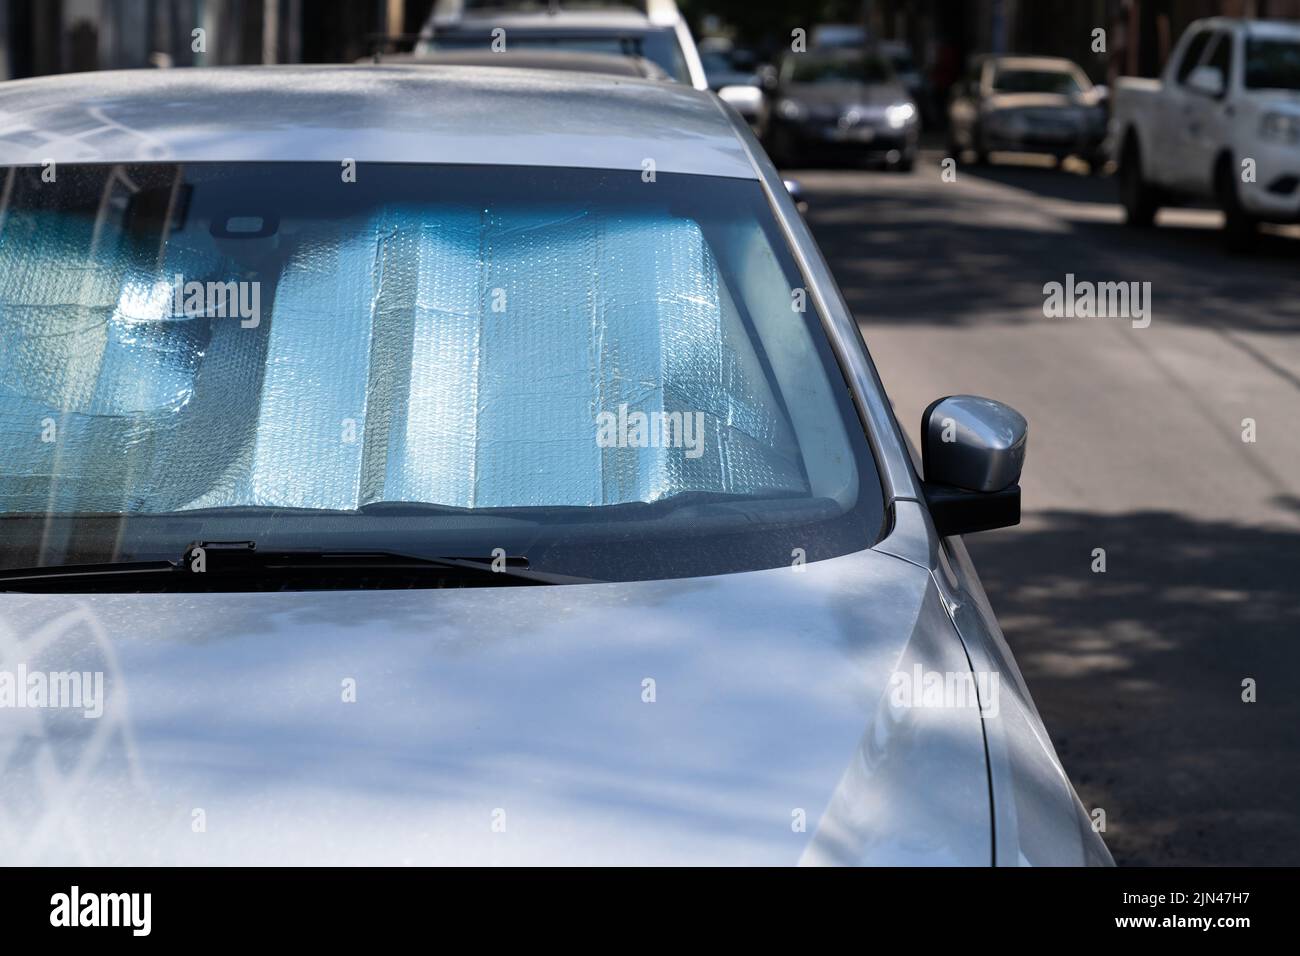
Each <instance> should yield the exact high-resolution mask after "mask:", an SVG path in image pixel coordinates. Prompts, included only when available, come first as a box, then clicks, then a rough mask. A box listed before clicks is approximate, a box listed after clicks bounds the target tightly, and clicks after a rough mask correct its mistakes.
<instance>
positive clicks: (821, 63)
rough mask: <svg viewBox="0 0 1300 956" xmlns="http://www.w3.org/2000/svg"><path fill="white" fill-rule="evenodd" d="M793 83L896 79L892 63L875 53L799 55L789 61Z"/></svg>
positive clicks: (789, 77)
mask: <svg viewBox="0 0 1300 956" xmlns="http://www.w3.org/2000/svg"><path fill="white" fill-rule="evenodd" d="M786 62H787V63H789V64H790V68H789V70H788V72H787V77H788V79H789V82H791V83H810V84H818V83H888V82H889V81H890V80H892V79H893V78H894V72H893V70H892V68H891V67H890V66H889V62H888V61H887V60H885V59H884V58H883V57H880V56H876V55H875V54H870V53H868V54H862V55H857V56H809V55H807V54H798V55H797V56H794V57H791V58H788V59H787V60H786Z"/></svg>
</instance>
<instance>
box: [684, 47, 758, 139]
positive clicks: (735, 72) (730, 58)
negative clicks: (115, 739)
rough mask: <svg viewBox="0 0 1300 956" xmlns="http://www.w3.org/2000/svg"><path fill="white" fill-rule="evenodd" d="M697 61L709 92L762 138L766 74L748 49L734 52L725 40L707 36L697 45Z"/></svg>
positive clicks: (735, 49) (734, 49) (734, 48)
mask: <svg viewBox="0 0 1300 956" xmlns="http://www.w3.org/2000/svg"><path fill="white" fill-rule="evenodd" d="M699 51H700V62H701V63H703V64H704V75H705V77H706V79H707V80H708V84H709V89H711V90H713V91H714V92H715V93H717V94H718V96H719V98H721V99H722V100H724V101H725V102H726V103H728V104H729V105H730V106H732V107H733V108H734V109H735V110H736V112H738V113H739V114H740V115H741V116H743V117H744V118H745V122H747V123H749V125H750V128H751V129H753V130H754V132H755V133H757V134H758V135H759V136H762V135H763V133H764V130H765V129H766V127H767V112H768V103H767V95H766V93H765V91H764V89H763V87H764V81H765V74H766V73H767V72H770V70H771V68H770V67H766V68H765V67H762V66H760V64H759V63H758V58H757V57H756V56H755V55H754V54H753V53H752V52H751V51H749V50H743V49H737V48H736V47H735V45H734V44H733V43H732V42H731V40H730V39H728V38H726V37H709V38H707V39H704V40H701V41H700V44H699Z"/></svg>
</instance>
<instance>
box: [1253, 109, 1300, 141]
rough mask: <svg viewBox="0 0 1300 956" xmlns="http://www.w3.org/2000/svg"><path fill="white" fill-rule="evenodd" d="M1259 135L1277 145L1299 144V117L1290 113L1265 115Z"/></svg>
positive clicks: (1260, 125)
mask: <svg viewBox="0 0 1300 956" xmlns="http://www.w3.org/2000/svg"><path fill="white" fill-rule="evenodd" d="M1259 135H1260V136H1262V137H1263V138H1264V139H1271V140H1273V141H1274V142H1278V143H1300V116H1295V115H1292V114H1290V113H1265V114H1264V118H1263V119H1262V120H1261V121H1260V124H1259Z"/></svg>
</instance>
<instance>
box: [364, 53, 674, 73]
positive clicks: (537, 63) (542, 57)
mask: <svg viewBox="0 0 1300 956" xmlns="http://www.w3.org/2000/svg"><path fill="white" fill-rule="evenodd" d="M357 62H358V63H366V64H374V63H385V64H388V65H392V66H490V67H507V68H513V69H524V70H565V71H570V72H574V73H603V74H606V75H609V76H639V77H643V78H645V79H650V80H666V81H670V80H672V77H670V76H669V75H668V74H667V73H665V72H664V70H663V68H662V67H661V66H659V64H657V63H655V62H654V61H653V60H647V59H646V58H645V57H643V56H622V55H620V54H615V53H586V52H583V51H581V50H550V49H543V48H536V47H524V48H523V49H514V50H506V51H504V52H501V53H493V52H492V51H491V50H488V49H482V50H479V49H465V50H443V51H440V52H435V53H380V54H376V55H374V56H368V57H366V58H365V59H363V60H358V61H357Z"/></svg>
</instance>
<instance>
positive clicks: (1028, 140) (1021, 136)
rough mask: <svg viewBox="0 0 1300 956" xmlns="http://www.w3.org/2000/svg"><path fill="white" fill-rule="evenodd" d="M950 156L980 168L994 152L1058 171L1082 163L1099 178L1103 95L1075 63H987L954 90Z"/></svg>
mask: <svg viewBox="0 0 1300 956" xmlns="http://www.w3.org/2000/svg"><path fill="white" fill-rule="evenodd" d="M948 137H949V140H948V150H949V154H950V155H952V156H954V157H960V156H961V155H962V153H963V151H965V150H969V151H971V152H973V153H974V154H975V161H976V162H977V163H987V162H988V161H989V154H990V153H994V152H1010V153H1046V154H1048V155H1050V156H1053V157H1055V159H1056V161H1057V162H1058V163H1060V162H1061V161H1062V160H1064V159H1065V158H1066V157H1067V156H1078V157H1079V158H1081V159H1083V160H1084V161H1085V162H1087V163H1088V165H1089V167H1090V168H1091V170H1092V171H1093V172H1100V171H1101V170H1102V169H1103V168H1104V166H1105V163H1106V154H1105V150H1104V148H1103V143H1104V141H1105V138H1106V111H1105V107H1104V105H1103V96H1102V92H1101V91H1100V90H1099V89H1098V88H1097V87H1095V86H1093V83H1092V81H1091V80H1090V79H1088V75H1087V74H1086V73H1084V72H1083V70H1082V69H1080V68H1079V66H1078V65H1077V64H1075V63H1073V62H1072V61H1070V60H1066V59H1061V58H1059V57H1044V56H1032V57H1031V56H984V57H978V58H976V59H975V61H974V62H973V64H972V66H971V68H970V70H969V71H968V72H967V74H966V76H965V77H964V78H963V79H962V80H960V81H959V82H958V83H957V85H956V86H954V87H953V91H952V99H951V101H950V104H949V107H948Z"/></svg>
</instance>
